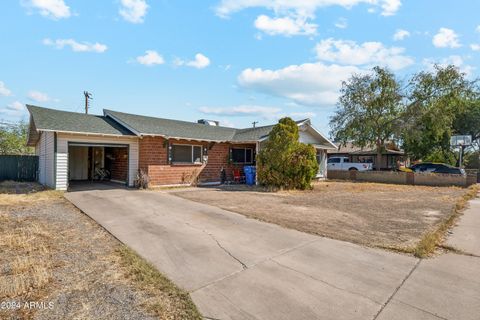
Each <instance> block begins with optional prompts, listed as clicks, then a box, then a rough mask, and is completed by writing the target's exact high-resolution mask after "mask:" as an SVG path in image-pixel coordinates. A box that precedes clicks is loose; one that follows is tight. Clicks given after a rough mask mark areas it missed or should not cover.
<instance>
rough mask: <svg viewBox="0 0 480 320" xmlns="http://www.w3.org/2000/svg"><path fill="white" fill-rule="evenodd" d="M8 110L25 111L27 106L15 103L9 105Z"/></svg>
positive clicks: (18, 102)
mask: <svg viewBox="0 0 480 320" xmlns="http://www.w3.org/2000/svg"><path fill="white" fill-rule="evenodd" d="M7 109H8V110H11V111H24V110H25V105H24V104H23V103H21V102H20V101H15V102H12V103H10V104H9V105H7Z"/></svg>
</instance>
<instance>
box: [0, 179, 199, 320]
mask: <svg viewBox="0 0 480 320" xmlns="http://www.w3.org/2000/svg"><path fill="white" fill-rule="evenodd" d="M30 187H31V186H28V188H25V186H24V184H19V185H16V184H10V183H9V184H3V185H2V188H3V193H2V194H0V301H18V302H21V303H23V302H26V301H48V302H52V303H53V304H54V306H55V308H54V309H53V310H43V311H42V310H35V309H24V308H21V309H20V310H0V319H4V318H7V319H99V318H101V319H112V320H113V319H132V320H144V319H155V318H160V319H200V316H199V314H198V311H197V310H196V308H195V305H194V304H193V303H192V301H191V299H190V297H189V295H188V293H186V292H183V291H181V290H179V289H177V288H176V287H175V285H174V284H172V283H171V282H170V281H169V280H168V279H166V278H165V277H164V276H162V275H161V274H160V273H159V272H158V271H156V270H155V269H154V268H153V267H152V266H151V265H149V264H148V263H146V262H145V261H144V260H142V259H141V258H139V257H138V256H137V255H136V254H135V253H133V252H131V251H129V250H128V249H126V248H124V247H123V246H122V245H121V244H120V243H119V242H118V241H117V240H116V239H115V238H113V237H112V236H111V235H110V234H108V233H107V232H106V231H105V230H104V229H103V228H101V227H100V226H98V224H97V223H95V222H94V221H93V220H91V219H90V218H88V217H87V216H85V215H84V214H82V213H81V212H80V211H78V210H77V209H76V208H75V207H73V206H72V205H71V204H70V203H68V202H67V201H66V200H65V199H64V198H63V197H62V193H61V192H56V191H49V190H47V191H31V192H23V193H22V192H18V190H25V189H29V190H31V188H30Z"/></svg>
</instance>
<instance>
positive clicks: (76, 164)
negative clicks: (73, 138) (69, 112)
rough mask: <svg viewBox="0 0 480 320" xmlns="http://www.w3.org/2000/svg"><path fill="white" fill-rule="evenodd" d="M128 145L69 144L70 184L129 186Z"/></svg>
mask: <svg viewBox="0 0 480 320" xmlns="http://www.w3.org/2000/svg"><path fill="white" fill-rule="evenodd" d="M128 154H129V146H128V145H127V144H99V143H78V142H69V143H68V180H69V184H71V183H72V182H73V183H75V182H80V181H83V182H84V181H110V182H116V183H121V184H124V185H128V176H129V174H128Z"/></svg>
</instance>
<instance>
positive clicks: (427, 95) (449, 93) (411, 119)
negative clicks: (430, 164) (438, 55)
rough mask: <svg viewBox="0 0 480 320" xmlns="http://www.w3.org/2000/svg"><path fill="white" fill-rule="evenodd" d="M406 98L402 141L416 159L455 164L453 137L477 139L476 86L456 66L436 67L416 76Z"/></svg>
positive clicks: (478, 113) (479, 114)
mask: <svg viewBox="0 0 480 320" xmlns="http://www.w3.org/2000/svg"><path fill="white" fill-rule="evenodd" d="M407 95H408V101H409V103H408V107H407V110H406V115H405V119H406V121H405V125H404V126H403V133H402V140H403V145H404V148H405V150H406V151H407V152H408V154H409V155H410V156H411V157H412V158H413V159H424V160H434V161H444V162H455V157H454V154H453V152H452V149H451V147H450V137H451V136H452V135H453V134H472V135H473V136H477V137H478V135H479V133H480V126H479V124H478V122H476V121H478V120H479V117H480V110H478V100H476V99H477V98H478V97H477V94H476V89H475V85H474V82H472V81H469V80H468V79H467V77H466V74H465V73H462V72H461V71H460V70H459V69H458V68H456V67H455V66H452V65H450V66H445V67H442V66H435V68H434V70H433V71H422V72H419V73H417V74H415V75H414V76H413V77H412V79H411V81H410V83H409V86H408V93H407ZM471 117H473V118H471Z"/></svg>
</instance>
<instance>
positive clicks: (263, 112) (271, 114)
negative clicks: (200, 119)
mask: <svg viewBox="0 0 480 320" xmlns="http://www.w3.org/2000/svg"><path fill="white" fill-rule="evenodd" d="M198 110H199V111H200V112H202V113H205V114H208V115H215V116H230V117H242V116H260V117H262V118H265V119H271V118H276V117H277V114H278V113H279V112H280V111H281V109H280V108H275V107H265V106H255V105H240V106H232V107H221V108H215V107H200V108H199V109H198Z"/></svg>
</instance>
